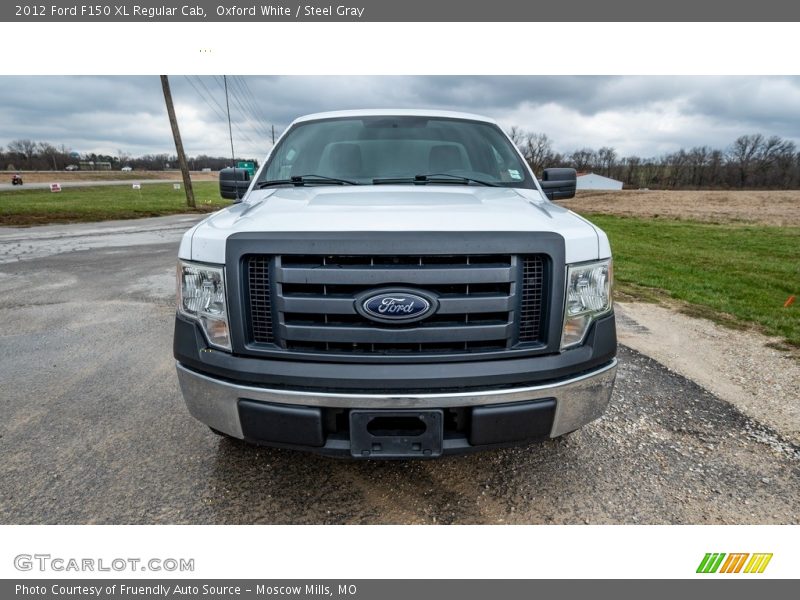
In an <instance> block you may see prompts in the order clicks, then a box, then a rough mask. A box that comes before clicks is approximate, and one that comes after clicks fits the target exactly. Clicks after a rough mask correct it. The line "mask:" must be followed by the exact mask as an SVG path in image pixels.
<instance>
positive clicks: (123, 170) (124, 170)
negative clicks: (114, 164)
mask: <svg viewBox="0 0 800 600" xmlns="http://www.w3.org/2000/svg"><path fill="white" fill-rule="evenodd" d="M120 171H122V172H123V173H130V172H131V171H133V167H122V169H120Z"/></svg>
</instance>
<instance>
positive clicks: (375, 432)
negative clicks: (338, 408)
mask: <svg viewBox="0 0 800 600" xmlns="http://www.w3.org/2000/svg"><path fill="white" fill-rule="evenodd" d="M443 424H444V415H443V413H442V411H441V410H439V409H435V410H351V411H350V454H351V455H352V456H353V457H354V458H433V457H435V456H441V454H442V439H443V437H444V433H443V432H444V425H443Z"/></svg>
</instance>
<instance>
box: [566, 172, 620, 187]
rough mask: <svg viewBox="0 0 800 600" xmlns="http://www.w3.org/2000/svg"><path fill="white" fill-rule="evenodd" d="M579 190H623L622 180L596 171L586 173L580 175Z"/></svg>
mask: <svg viewBox="0 0 800 600" xmlns="http://www.w3.org/2000/svg"><path fill="white" fill-rule="evenodd" d="M577 189H579V190H621V189H622V182H621V181H617V180H616V179H611V178H610V177H603V176H602V175H597V174H596V173H585V174H584V175H578V185H577Z"/></svg>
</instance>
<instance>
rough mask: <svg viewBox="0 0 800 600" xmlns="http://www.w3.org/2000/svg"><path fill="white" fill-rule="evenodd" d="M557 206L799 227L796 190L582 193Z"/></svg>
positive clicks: (628, 214)
mask: <svg viewBox="0 0 800 600" xmlns="http://www.w3.org/2000/svg"><path fill="white" fill-rule="evenodd" d="M559 204H561V205H563V206H565V207H567V208H569V209H570V210H574V211H575V212H579V213H581V214H583V213H592V214H602V215H614V216H618V217H641V218H651V219H668V220H669V219H674V220H679V221H702V222H704V223H751V224H754V225H777V226H781V227H800V190H771V191H751V190H650V191H644V190H622V191H596V190H584V191H579V192H578V195H577V196H576V197H575V198H573V199H570V200H562V201H559Z"/></svg>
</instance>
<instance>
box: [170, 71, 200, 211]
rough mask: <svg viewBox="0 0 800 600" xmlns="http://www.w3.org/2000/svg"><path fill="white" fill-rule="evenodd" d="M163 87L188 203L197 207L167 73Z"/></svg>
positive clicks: (191, 206) (192, 206)
mask: <svg viewBox="0 0 800 600" xmlns="http://www.w3.org/2000/svg"><path fill="white" fill-rule="evenodd" d="M161 88H162V89H163V90H164V102H166V104H167V114H168V115H169V124H170V126H171V127H172V137H174V138H175V150H176V152H177V153H178V164H179V165H180V168H181V175H183V189H184V190H186V205H187V206H189V207H190V208H195V207H196V206H197V205H196V204H195V201H194V190H193V189H192V179H191V178H190V177H189V166H188V165H187V164H186V154H185V153H184V151H183V142H182V141H181V132H180V130H179V129H178V119H176V118H175V107H174V106H173V105H172V92H171V91H170V89H169V79H167V76H166V75H162V76H161Z"/></svg>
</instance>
